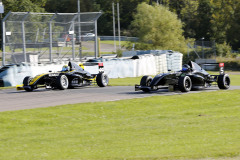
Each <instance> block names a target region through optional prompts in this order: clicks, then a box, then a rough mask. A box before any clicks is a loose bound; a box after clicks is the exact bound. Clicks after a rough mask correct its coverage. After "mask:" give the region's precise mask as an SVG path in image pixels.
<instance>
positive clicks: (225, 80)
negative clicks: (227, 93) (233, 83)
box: [217, 74, 230, 89]
mask: <svg viewBox="0 0 240 160" xmlns="http://www.w3.org/2000/svg"><path fill="white" fill-rule="evenodd" d="M217 84H218V88H219V89H228V88H229V87H230V77H229V76H228V75H227V74H223V75H219V76H218V80H217Z"/></svg>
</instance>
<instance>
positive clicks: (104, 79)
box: [96, 73, 109, 87]
mask: <svg viewBox="0 0 240 160" xmlns="http://www.w3.org/2000/svg"><path fill="white" fill-rule="evenodd" d="M96 82H97V85H98V86H99V87H106V86H107V85H108V82H109V78H108V76H107V75H106V74H104V73H99V74H97V77H96Z"/></svg>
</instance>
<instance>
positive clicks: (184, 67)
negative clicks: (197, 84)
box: [182, 64, 191, 71]
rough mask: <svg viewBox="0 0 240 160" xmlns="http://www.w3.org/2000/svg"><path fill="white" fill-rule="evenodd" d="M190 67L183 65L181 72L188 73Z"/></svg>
mask: <svg viewBox="0 0 240 160" xmlns="http://www.w3.org/2000/svg"><path fill="white" fill-rule="evenodd" d="M190 68H191V67H190V66H189V65H188V64H184V65H183V68H182V71H188V70H189V69H190Z"/></svg>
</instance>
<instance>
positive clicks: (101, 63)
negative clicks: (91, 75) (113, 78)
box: [81, 62, 104, 73]
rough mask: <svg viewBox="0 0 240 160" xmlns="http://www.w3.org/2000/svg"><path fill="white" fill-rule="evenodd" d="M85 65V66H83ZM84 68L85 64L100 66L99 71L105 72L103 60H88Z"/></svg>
mask: <svg viewBox="0 0 240 160" xmlns="http://www.w3.org/2000/svg"><path fill="white" fill-rule="evenodd" d="M82 66H83V67H82ZM82 66H81V67H82V68H83V69H84V66H98V72H99V73H104V65H103V62H88V63H84V64H82Z"/></svg>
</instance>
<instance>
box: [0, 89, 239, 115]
mask: <svg viewBox="0 0 240 160" xmlns="http://www.w3.org/2000/svg"><path fill="white" fill-rule="evenodd" d="M230 89H231V90H233V89H240V86H231V87H230ZM216 90H219V89H218V87H210V88H207V89H205V90H198V91H190V92H188V93H182V92H180V91H175V92H168V90H167V89H165V90H159V91H154V92H150V93H144V92H142V91H138V92H135V91H134V86H108V87H104V88H100V87H97V86H91V87H84V88H76V89H67V90H46V89H37V90H34V91H33V92H26V91H16V90H15V89H4V90H0V112H4V111H13V110H23V109H33V108H41V107H50V106H56V105H64V104H75V103H87V102H105V101H116V100H122V99H132V98H144V97H150V96H162V95H176V94H192V93H199V92H209V91H216Z"/></svg>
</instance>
